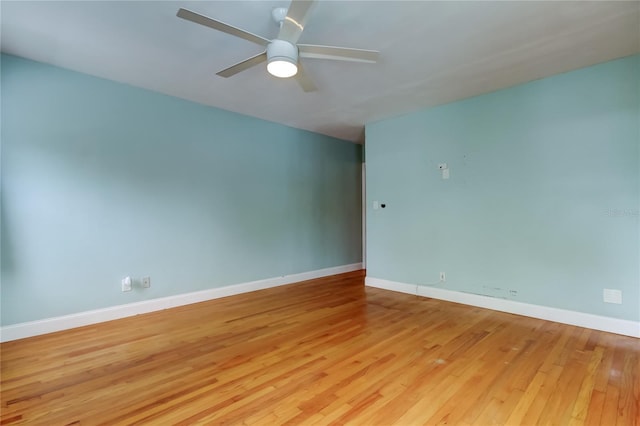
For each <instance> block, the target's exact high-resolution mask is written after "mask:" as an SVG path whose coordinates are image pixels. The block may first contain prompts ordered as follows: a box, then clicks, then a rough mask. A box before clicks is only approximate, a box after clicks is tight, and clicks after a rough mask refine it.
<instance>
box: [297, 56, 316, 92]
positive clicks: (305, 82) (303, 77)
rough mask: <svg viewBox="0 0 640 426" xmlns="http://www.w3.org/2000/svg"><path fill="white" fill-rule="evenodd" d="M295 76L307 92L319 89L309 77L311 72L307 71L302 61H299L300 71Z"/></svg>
mask: <svg viewBox="0 0 640 426" xmlns="http://www.w3.org/2000/svg"><path fill="white" fill-rule="evenodd" d="M295 78H296V80H297V81H298V84H300V87H302V90H304V91H305V92H315V91H316V90H318V88H317V87H316V85H315V84H314V83H313V80H311V77H309V74H307V73H306V71H305V70H304V68H302V64H300V63H298V73H297V74H296V77H295Z"/></svg>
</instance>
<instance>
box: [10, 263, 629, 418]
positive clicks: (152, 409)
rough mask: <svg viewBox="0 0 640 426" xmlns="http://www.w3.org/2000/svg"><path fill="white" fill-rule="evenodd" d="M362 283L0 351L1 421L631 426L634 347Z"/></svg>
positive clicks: (352, 276) (320, 284) (329, 284)
mask: <svg viewBox="0 0 640 426" xmlns="http://www.w3.org/2000/svg"><path fill="white" fill-rule="evenodd" d="M363 277H364V274H363V272H361V271H358V272H354V273H348V274H342V275H337V276H333V277H326V278H322V279H317V280H310V281H306V282H303V283H299V284H294V285H289V286H283V287H278V288H273V289H269V290H263V291H258V292H253V293H247V294H243V295H238V296H232V297H227V298H223V299H217V300H212V301H209V302H203V303H198V304H193V305H188V306H182V307H178V308H174V309H170V310H165V311H159V312H153V313H150V314H146V315H139V316H136V317H130V318H124V319H122V320H117V321H111V322H107V323H101V324H96V325H92V326H87V327H82V328H77V329H73V330H67V331H63V332H59V333H52V334H49V335H43V336H38V337H34V338H30V339H23V340H18V341H13V342H7V343H3V344H1V345H0V355H1V359H0V373H1V377H0V391H1V396H0V403H1V405H0V410H1V412H0V424H3V425H4V424H7V425H13V424H29V425H31V424H42V425H67V424H83V425H84V424H90V425H94V424H102V425H119V424H153V425H156V424H163V425H164V424H185V425H187V424H250V425H251V424H255V425H274V424H283V425H284V424H287V425H329V424H335V425H343V424H352V425H409V424H420V425H422V424H427V425H435V424H449V425H451V424H455V425H471V424H476V425H489V424H506V425H523V424H572V425H573V424H575V425H595V424H600V425H611V426H614V425H618V426H627V425H638V417H639V416H640V407H639V404H640V402H639V399H640V379H639V375H640V364H639V363H640V341H639V340H638V339H634V338H630V337H625V336H619V335H614V334H609V333H603V332H598V331H593V330H587V329H583V328H579V327H573V326H567V325H562V324H557V323H552V322H547V321H541V320H536V319H532V318H526V317H521V316H517V315H511V314H505V313H500V312H495V311H490V310H486V309H480V308H476V307H470V306H464V305H459V304H455V303H448V302H443V301H439V300H434V299H428V298H421V297H417V296H412V295H407V294H400V293H394V292H390V291H385V290H380V289H375V288H367V287H365V286H364V285H363Z"/></svg>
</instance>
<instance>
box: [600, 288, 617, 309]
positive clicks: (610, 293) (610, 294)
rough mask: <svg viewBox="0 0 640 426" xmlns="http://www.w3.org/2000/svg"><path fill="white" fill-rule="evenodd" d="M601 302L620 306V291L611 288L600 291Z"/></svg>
mask: <svg viewBox="0 0 640 426" xmlns="http://www.w3.org/2000/svg"><path fill="white" fill-rule="evenodd" d="M602 300H603V301H604V302H605V303H615V304H618V305H621V304H622V291H621V290H615V289H611V288H604V289H602Z"/></svg>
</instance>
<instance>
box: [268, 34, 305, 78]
mask: <svg viewBox="0 0 640 426" xmlns="http://www.w3.org/2000/svg"><path fill="white" fill-rule="evenodd" d="M267 71H269V74H271V75H273V76H275V77H280V78H288V77H293V76H294V75H296V74H297V73H298V47H297V46H295V45H294V44H291V43H289V42H288V41H284V40H278V39H276V40H272V41H271V43H269V45H268V46H267Z"/></svg>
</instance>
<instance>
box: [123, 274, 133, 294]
mask: <svg viewBox="0 0 640 426" xmlns="http://www.w3.org/2000/svg"><path fill="white" fill-rule="evenodd" d="M122 291H131V277H125V278H123V279H122Z"/></svg>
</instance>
